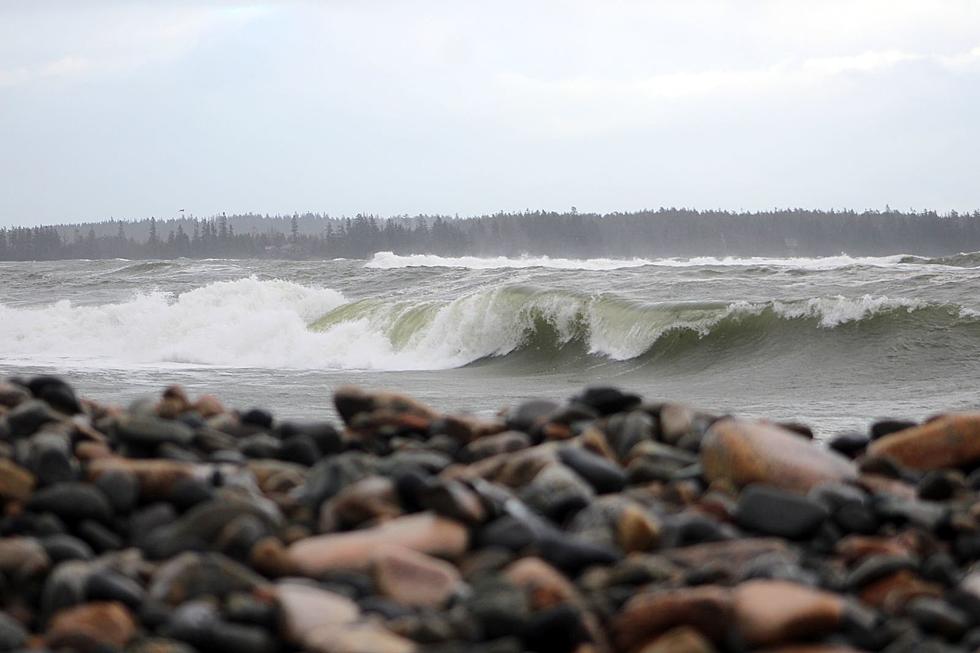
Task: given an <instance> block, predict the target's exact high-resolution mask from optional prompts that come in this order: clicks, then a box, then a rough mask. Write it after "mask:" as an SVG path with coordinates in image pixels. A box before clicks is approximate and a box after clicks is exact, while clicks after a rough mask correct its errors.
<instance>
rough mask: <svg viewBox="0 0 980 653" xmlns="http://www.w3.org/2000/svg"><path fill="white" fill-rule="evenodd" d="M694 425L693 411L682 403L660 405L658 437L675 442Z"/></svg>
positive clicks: (668, 441) (670, 442)
mask: <svg viewBox="0 0 980 653" xmlns="http://www.w3.org/2000/svg"><path fill="white" fill-rule="evenodd" d="M693 426H694V411H693V410H692V409H691V407H690V406H687V405H684V404H672V403H671V404H664V405H663V406H661V407H660V438H661V439H662V440H663V441H664V442H666V443H667V444H676V443H677V441H678V440H680V439H681V438H682V437H684V436H685V435H687V434H688V433H689V432H690V431H691V429H692V428H693Z"/></svg>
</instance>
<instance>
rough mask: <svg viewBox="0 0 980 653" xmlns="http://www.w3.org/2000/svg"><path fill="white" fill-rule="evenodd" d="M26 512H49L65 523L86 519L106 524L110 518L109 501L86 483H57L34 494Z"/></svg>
mask: <svg viewBox="0 0 980 653" xmlns="http://www.w3.org/2000/svg"><path fill="white" fill-rule="evenodd" d="M27 508H28V510H33V511H34V512H51V513H54V514H55V515H57V516H58V517H61V518H62V519H64V520H65V521H67V522H78V521H83V520H86V519H94V520H96V521H101V522H108V521H109V520H110V519H111V518H112V507H111V506H110V505H109V500H108V499H107V498H106V496H105V494H103V493H102V492H101V491H100V490H99V489H98V488H96V487H95V486H92V485H89V484H87V483H59V484H57V485H52V486H49V487H46V488H42V489H40V490H38V491H37V492H35V493H34V494H33V495H32V496H31V498H30V499H29V500H28V502H27Z"/></svg>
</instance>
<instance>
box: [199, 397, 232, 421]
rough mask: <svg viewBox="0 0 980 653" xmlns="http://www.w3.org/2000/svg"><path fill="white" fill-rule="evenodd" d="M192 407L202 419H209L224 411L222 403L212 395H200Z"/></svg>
mask: <svg viewBox="0 0 980 653" xmlns="http://www.w3.org/2000/svg"><path fill="white" fill-rule="evenodd" d="M192 408H193V409H194V410H195V411H196V412H197V414H198V415H200V416H201V417H203V418H204V419H211V418H212V417H217V416H218V415H222V414H224V413H225V407H224V405H223V404H222V403H221V402H220V401H219V400H218V398H217V397H215V396H214V395H201V396H200V397H198V398H197V401H195V402H194V404H193V406H192Z"/></svg>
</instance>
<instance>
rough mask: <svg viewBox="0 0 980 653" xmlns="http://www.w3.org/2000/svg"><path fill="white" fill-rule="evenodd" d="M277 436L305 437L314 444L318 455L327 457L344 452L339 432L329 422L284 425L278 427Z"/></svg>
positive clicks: (283, 437) (284, 437)
mask: <svg viewBox="0 0 980 653" xmlns="http://www.w3.org/2000/svg"><path fill="white" fill-rule="evenodd" d="M279 435H280V437H281V438H282V439H286V438H288V437H290V436H293V435H305V436H306V437H308V438H310V439H312V440H313V442H314V443H316V446H317V449H319V450H320V454H321V455H323V456H328V455H331V454H335V453H340V452H341V451H343V450H344V441H343V438H342V437H341V435H340V432H339V431H337V429H336V428H334V426H333V424H330V423H329V422H310V423H308V424H296V423H292V422H289V423H285V424H280V425H279Z"/></svg>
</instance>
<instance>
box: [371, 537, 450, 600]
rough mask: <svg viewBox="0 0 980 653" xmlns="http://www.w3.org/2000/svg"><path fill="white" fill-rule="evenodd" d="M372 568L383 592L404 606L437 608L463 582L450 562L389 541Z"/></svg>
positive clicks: (380, 548)
mask: <svg viewBox="0 0 980 653" xmlns="http://www.w3.org/2000/svg"><path fill="white" fill-rule="evenodd" d="M372 567H373V571H374V579H375V584H376V585H377V587H378V590H379V591H380V592H381V594H383V595H384V596H387V597H388V598H390V599H392V600H393V601H395V602H397V603H400V604H402V605H409V606H414V607H426V608H438V607H439V606H441V605H443V604H445V603H446V602H447V601H448V600H449V599H450V597H452V596H453V595H454V594H455V593H456V592H457V591H458V589H459V587H460V583H461V582H462V580H461V578H460V575H459V572H458V571H456V568H455V567H454V566H452V565H451V564H449V563H447V562H443V561H442V560H438V559H436V558H433V557H431V556H427V555H425V554H424V553H419V552H417V551H412V550H411V549H406V548H404V547H398V546H392V545H390V544H387V545H382V546H381V547H379V548H378V549H377V551H376V552H375V554H374V556H373V560H372Z"/></svg>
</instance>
